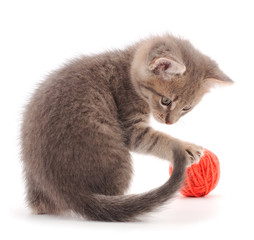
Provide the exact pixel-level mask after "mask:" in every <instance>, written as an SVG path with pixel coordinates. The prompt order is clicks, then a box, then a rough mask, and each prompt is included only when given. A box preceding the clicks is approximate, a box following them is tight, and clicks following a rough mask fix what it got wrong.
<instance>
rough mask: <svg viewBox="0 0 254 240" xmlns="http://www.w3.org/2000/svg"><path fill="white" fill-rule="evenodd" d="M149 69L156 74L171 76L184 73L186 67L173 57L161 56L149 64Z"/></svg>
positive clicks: (165, 76)
mask: <svg viewBox="0 0 254 240" xmlns="http://www.w3.org/2000/svg"><path fill="white" fill-rule="evenodd" d="M149 70H150V71H152V72H153V73H154V74H156V75H162V76H163V77H164V78H170V76H172V75H174V74H183V73H184V72H185V70H186V67H185V66H184V65H183V64H181V63H178V62H176V61H175V60H172V59H171V58H168V57H160V58H156V59H154V60H153V61H152V62H151V63H150V64H149Z"/></svg>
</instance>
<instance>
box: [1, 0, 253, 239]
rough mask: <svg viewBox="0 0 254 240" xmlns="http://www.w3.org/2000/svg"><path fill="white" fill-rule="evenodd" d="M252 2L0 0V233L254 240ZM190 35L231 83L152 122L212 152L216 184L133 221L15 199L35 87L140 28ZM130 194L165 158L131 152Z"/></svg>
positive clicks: (158, 174)
mask: <svg viewBox="0 0 254 240" xmlns="http://www.w3.org/2000/svg"><path fill="white" fill-rule="evenodd" d="M251 2H252V1H244V0H242V1H233V0H231V1H222V0H220V1H216V0H213V1H195V0H192V1H188V0H186V1H181V0H175V1H169V0H168V1H160V0H156V1H148V0H146V1H131V0H128V1H109V0H108V1H94V0H93V1H75V0H72V1H63V0H62V1H53V0H52V1H46V0H44V1H25V0H23V1H11V0H8V1H1V2H0V34H1V37H0V81H1V82H0V83H1V85H0V91H1V92H0V98H1V101H0V104H1V108H0V112H1V118H0V121H1V124H0V127H1V129H0V130H1V131H0V141H1V142H0V148H1V161H0V164H1V168H0V169H1V174H0V178H1V179H0V184H1V188H0V189H1V193H0V194H1V195H0V196H1V197H0V201H1V204H0V219H1V224H0V226H1V231H0V235H1V236H0V238H1V239H4V237H3V236H5V238H6V237H7V236H8V238H7V239H14V237H16V238H17V237H19V238H20V239H24V238H26V239H101V238H103V239H107V238H109V237H110V238H111V239H130V238H135V237H139V238H141V237H142V239H143V238H148V239H150V238H151V239H152V238H153V239H154V238H159V239H164V238H165V239H170V238H171V239H187V238H188V239H222V238H226V239H230V238H232V237H235V238H237V237H239V238H241V239H254V234H253V229H252V226H253V214H254V207H253V202H254V198H253V167H254V163H253V162H254V157H253V147H254V146H253V134H254V131H253V123H254V117H253V113H252V112H253V108H254V94H253V86H254V83H253V82H254V79H253V64H254V61H253V56H254V47H253V43H254V37H253V23H254V14H253V6H252V5H251ZM165 32H171V33H173V34H175V35H177V36H178V35H179V36H182V37H185V38H187V39H190V40H191V42H192V43H193V44H194V45H195V46H196V47H197V48H198V49H200V50H201V51H202V52H204V53H205V54H207V55H209V56H211V57H212V58H214V59H215V60H216V61H217V62H218V63H219V65H220V67H221V68H222V69H223V71H224V72H225V73H226V74H227V75H229V76H230V77H231V78H232V79H233V80H234V81H235V85H234V86H233V87H228V88H220V89H215V90H213V91H212V92H211V93H209V94H208V95H207V96H206V97H205V98H204V99H203V101H202V102H201V103H200V105H199V106H198V107H197V108H196V109H195V110H194V111H193V112H191V113H190V114H188V115H187V116H185V117H184V118H182V119H181V120H180V122H179V123H177V124H176V125H173V126H163V125H159V124H156V123H155V122H154V121H152V124H153V126H154V127H155V128H156V129H159V130H161V131H164V132H166V133H168V134H171V135H173V136H175V137H178V138H181V139H184V140H188V141H192V142H195V143H197V144H200V145H203V146H204V147H206V148H208V149H210V150H212V151H213V152H214V153H216V154H217V156H218V157H219V159H220V162H221V179H220V182H219V185H218V186H217V188H216V189H215V190H214V191H213V192H212V193H211V194H210V195H208V196H207V197H205V198H201V199H194V198H191V199H190V198H184V197H181V196H180V195H179V196H178V197H177V198H176V199H175V200H174V201H172V202H171V203H170V204H169V205H166V206H164V207H163V208H161V209H160V210H159V211H156V212H154V213H152V214H149V215H148V217H147V218H145V219H144V220H143V221H142V222H139V223H100V222H88V221H83V220H81V219H77V218H75V217H73V218H72V217H68V216H65V217H52V216H35V215H32V214H31V213H30V210H29V209H28V208H27V207H26V203H25V201H24V193H25V191H24V182H23V178H22V167H21V162H20V155H19V128H20V122H21V116H22V115H21V113H22V110H23V106H24V104H25V103H26V102H27V99H28V97H29V96H30V94H31V93H32V92H33V89H34V88H35V87H36V85H37V84H38V83H39V82H40V81H42V80H43V79H44V77H45V76H46V75H47V74H48V73H50V71H52V70H53V69H55V68H57V67H59V66H61V64H62V63H64V62H65V61H66V60H68V59H70V58H73V57H76V56H79V55H80V54H91V53H97V52H102V51H105V50H108V49H114V48H120V49H122V48H124V47H125V46H127V45H129V44H131V43H134V42H135V41H138V40H139V39H141V38H144V37H147V36H149V35H150V34H160V33H165ZM133 158H134V167H135V176H134V179H133V182H132V187H131V189H130V192H131V193H138V192H143V191H146V190H149V189H151V188H154V187H157V186H159V185H161V184H162V183H164V182H165V181H166V180H167V178H168V163H167V162H163V161H162V160H159V159H155V158H153V157H149V156H141V155H133Z"/></svg>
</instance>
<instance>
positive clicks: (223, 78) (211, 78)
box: [205, 69, 234, 87]
mask: <svg viewBox="0 0 254 240" xmlns="http://www.w3.org/2000/svg"><path fill="white" fill-rule="evenodd" d="M205 83H206V85H208V87H216V86H223V85H231V84H233V83H234V81H233V80H232V79H231V78H229V77H228V76H227V75H226V74H225V73H224V72H222V71H221V70H220V69H216V71H215V72H214V73H212V74H209V75H208V76H207V78H206V79H205Z"/></svg>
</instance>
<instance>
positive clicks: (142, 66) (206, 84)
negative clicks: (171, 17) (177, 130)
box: [131, 35, 233, 124]
mask: <svg viewBox="0 0 254 240" xmlns="http://www.w3.org/2000/svg"><path fill="white" fill-rule="evenodd" d="M131 78H132V81H133V84H134V86H135V88H136V90H137V92H138V93H139V94H140V96H141V97H142V98H143V99H144V100H145V101H146V102H147V103H148V104H149V106H150V109H151V112H152V114H153V116H154V117H155V119H156V120H158V121H159V122H162V123H167V124H173V123H175V122H177V121H178V120H179V118H180V117H182V116H183V115H185V114H186V113H188V112H189V111H191V110H192V109H193V108H194V107H195V105H196V104H197V103H198V102H199V101H200V100H201V98H202V97H203V95H204V94H205V93H206V92H208V91H209V89H210V88H211V87H213V86H214V85H216V84H228V83H233V81H232V80H231V79H230V78H229V77H227V76H226V75H225V74H224V73H223V72H222V71H221V70H220V69H219V68H218V65H217V64H216V63H215V62H214V61H213V60H211V59H210V58H209V57H207V56H205V55H203V54H202V53H200V52H199V51H198V50H196V49H195V48H194V47H193V46H192V45H191V44H190V42H188V41H187V40H182V39H178V38H175V37H173V36H170V35H167V36H164V37H155V38H152V39H148V40H145V41H142V42H141V43H140V44H139V45H138V47H137V50H136V53H135V56H134V59H133V62H132V66H131Z"/></svg>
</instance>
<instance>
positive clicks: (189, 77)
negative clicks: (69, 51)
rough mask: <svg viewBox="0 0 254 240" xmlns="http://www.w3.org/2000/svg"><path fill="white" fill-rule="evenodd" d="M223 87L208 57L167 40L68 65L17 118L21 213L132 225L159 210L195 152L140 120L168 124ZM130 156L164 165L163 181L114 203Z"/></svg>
mask: <svg viewBox="0 0 254 240" xmlns="http://www.w3.org/2000/svg"><path fill="white" fill-rule="evenodd" d="M230 82H232V80H231V79H230V78H228V77H227V76H226V75H225V74H224V73H223V72H222V71H221V70H220V69H219V68H218V66H217V64H216V63H215V62H214V61H212V60H211V59H210V58H209V57H207V56H205V55H203V54H201V53H200V52H199V51H197V50H196V49H195V48H194V47H193V46H192V45H191V44H190V43H189V42H188V41H187V40H182V39H178V38H175V37H173V36H171V35H164V36H161V37H151V38H149V39H146V40H143V41H141V42H139V43H137V44H135V45H133V46H131V47H129V48H127V49H126V50H123V51H120V50H119V51H112V52H107V53H104V54H99V55H96V56H90V57H82V58H80V59H77V60H75V61H72V62H71V63H69V64H67V65H66V66H64V67H63V68H61V69H60V70H58V71H56V72H54V73H53V74H51V75H50V76H49V77H48V78H47V80H46V81H44V82H43V83H42V84H41V85H40V86H39V87H38V89H37V90H36V92H35V94H34V95H33V96H32V98H31V100H30V102H29V103H28V105H27V107H26V111H25V112H24V118H23V124H22V133H21V140H22V160H23V166H24V172H25V177H26V184H27V200H28V202H29V205H30V206H31V208H32V209H33V210H34V212H36V213H38V214H43V213H45V214H59V213H61V212H64V211H66V210H72V211H74V212H75V213H77V214H79V215H81V216H83V217H85V218H88V219H91V220H101V221H131V220H134V219H136V217H137V216H138V215H140V214H143V213H146V212H149V211H151V210H153V209H154V208H155V207H158V206H160V205H161V204H163V203H164V202H166V201H167V200H168V199H170V198H171V197H172V196H173V195H174V194H175V193H176V192H177V190H178V189H179V188H180V186H181V184H182V182H183V179H184V175H185V170H186V166H188V165H190V164H192V163H193V162H197V161H199V159H200V157H201V155H202V151H203V148H202V147H200V146H197V145H195V144H192V143H187V142H183V141H180V140H178V139H176V138H173V137H171V136H168V135H166V134H163V133H160V132H158V131H155V130H153V129H152V128H151V127H149V126H148V118H149V115H150V114H152V115H153V116H154V117H155V119H157V120H158V121H159V122H161V123H166V124H173V123H175V122H177V121H178V120H179V118H181V117H182V116H183V115H185V114H186V113H188V112H189V111H191V110H192V109H193V108H194V107H195V105H196V104H197V103H198V102H199V101H200V100H201V98H202V96H203V95H204V94H205V93H206V92H208V91H209V89H210V88H211V87H212V86H213V85H214V84H219V83H230ZM130 151H136V152H140V153H147V154H152V155H154V156H157V157H159V158H161V159H166V160H169V161H171V162H172V164H173V165H174V172H173V174H172V176H171V177H170V179H169V180H168V181H167V182H166V183H165V184H164V185H162V186H161V187H159V188H157V189H154V190H152V191H150V192H147V193H143V194H137V195H123V194H124V192H125V191H126V189H127V188H128V186H129V184H130V180H131V176H132V162H131V156H130Z"/></svg>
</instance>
